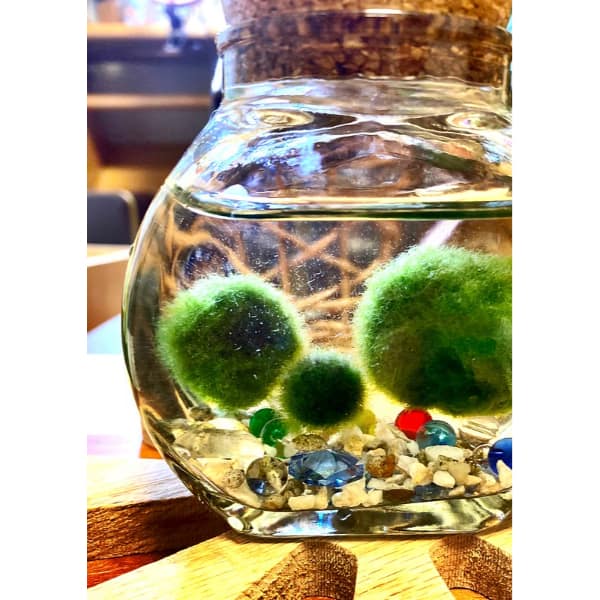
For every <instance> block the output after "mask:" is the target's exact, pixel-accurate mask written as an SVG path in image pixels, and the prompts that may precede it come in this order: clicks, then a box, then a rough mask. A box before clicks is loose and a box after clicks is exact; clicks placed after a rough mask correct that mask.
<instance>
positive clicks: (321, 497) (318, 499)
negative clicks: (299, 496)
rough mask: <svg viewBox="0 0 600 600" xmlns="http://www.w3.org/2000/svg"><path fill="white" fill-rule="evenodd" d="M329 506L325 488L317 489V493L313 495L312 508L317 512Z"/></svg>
mask: <svg viewBox="0 0 600 600" xmlns="http://www.w3.org/2000/svg"><path fill="white" fill-rule="evenodd" d="M328 506H329V493H328V491H327V488H326V487H321V488H319V491H318V492H317V493H316V494H315V503H314V507H315V508H316V509H317V510H325V509H326V508H327V507H328Z"/></svg>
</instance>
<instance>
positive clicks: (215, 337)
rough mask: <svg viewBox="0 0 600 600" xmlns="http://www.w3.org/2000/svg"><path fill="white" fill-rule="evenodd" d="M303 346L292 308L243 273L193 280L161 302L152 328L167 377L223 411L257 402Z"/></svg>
mask: <svg viewBox="0 0 600 600" xmlns="http://www.w3.org/2000/svg"><path fill="white" fill-rule="evenodd" d="M303 344H304V342H303V333H302V321H301V319H300V317H299V315H298V314H297V312H296V311H295V309H294V307H293V306H292V305H291V304H290V302H289V301H288V300H287V299H286V297H285V296H284V295H283V294H282V293H281V292H279V291H278V290H277V289H275V288H274V287H272V286H270V285H269V284H267V283H265V282H264V281H262V280H261V279H260V278H258V277H255V276H251V275H233V276H230V277H222V276H211V277H208V278H205V279H200V280H198V281H197V282H196V283H195V284H194V286H193V287H191V288H190V289H188V290H184V291H182V292H180V293H179V294H178V295H177V296H176V297H175V298H174V300H173V301H172V302H171V303H170V304H167V305H166V306H165V307H164V309H163V312H162V315H161V317H160V320H159V322H158V327H157V345H158V350H159V354H160V356H161V357H162V360H163V361H164V363H165V365H166V366H167V367H168V368H169V370H170V371H171V373H172V375H173V377H174V378H175V380H176V381H177V382H178V383H179V384H180V385H181V386H182V387H183V388H186V389H187V390H189V392H191V393H192V394H193V395H195V396H196V397H197V398H198V399H201V400H208V401H212V402H214V403H216V404H218V405H219V406H221V407H222V408H225V409H240V408H248V407H250V406H253V405H254V404H257V403H258V402H260V401H261V400H264V399H265V398H266V397H267V396H268V394H269V393H270V391H271V390H272V388H273V387H274V386H275V384H276V383H277V381H278V379H279V378H280V376H281V375H282V373H283V372H284V369H285V368H286V367H287V366H288V365H289V364H290V363H292V362H294V361H295V360H297V359H298V358H299V357H300V355H301V354H302V349H303Z"/></svg>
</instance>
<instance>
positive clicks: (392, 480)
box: [367, 473, 406, 490]
mask: <svg viewBox="0 0 600 600" xmlns="http://www.w3.org/2000/svg"><path fill="white" fill-rule="evenodd" d="M405 479H406V475H404V473H397V474H396V475H392V476H391V477H388V478H387V479H379V478H377V477H372V478H371V479H369V481H368V483H367V487H368V488H370V489H373V490H395V489H399V488H400V487H401V485H400V484H401V483H402V482H403V481H404V480H405Z"/></svg>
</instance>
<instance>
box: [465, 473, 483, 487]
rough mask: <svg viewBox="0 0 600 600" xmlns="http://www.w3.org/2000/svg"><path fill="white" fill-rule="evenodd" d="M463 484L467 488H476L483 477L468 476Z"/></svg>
mask: <svg viewBox="0 0 600 600" xmlns="http://www.w3.org/2000/svg"><path fill="white" fill-rule="evenodd" d="M462 483H463V485H465V486H466V487H475V486H476V485H479V484H480V483H481V477H477V476H476V475H467V476H466V477H465V480H464V481H463V482H462Z"/></svg>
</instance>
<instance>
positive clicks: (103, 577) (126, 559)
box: [87, 551, 172, 587]
mask: <svg viewBox="0 0 600 600" xmlns="http://www.w3.org/2000/svg"><path fill="white" fill-rule="evenodd" d="M169 554H172V552H169V551H164V552H148V553H147V554H132V555H131V556H119V557H117V558H100V559H97V560H88V563H87V586H88V587H92V586H94V585H98V584H99V583H102V582H103V581H108V580H109V579H113V578H114V577H118V576H119V575H123V574H124V573H129V571H133V570H134V569H138V568H139V567H142V566H144V565H147V564H149V563H152V562H154V561H157V560H159V559H161V558H163V557H165V556H168V555H169Z"/></svg>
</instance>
